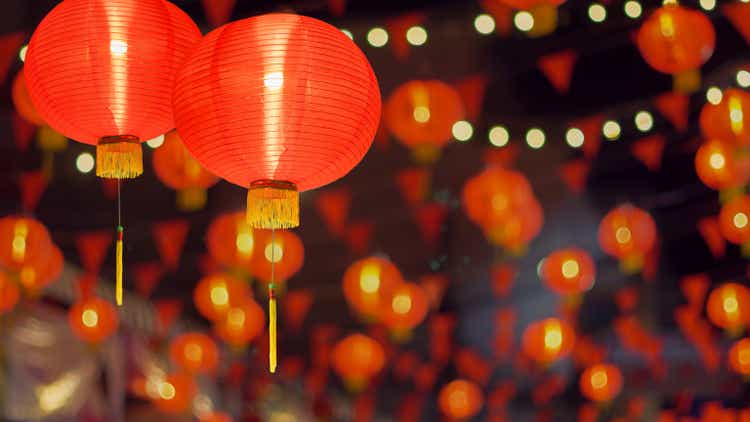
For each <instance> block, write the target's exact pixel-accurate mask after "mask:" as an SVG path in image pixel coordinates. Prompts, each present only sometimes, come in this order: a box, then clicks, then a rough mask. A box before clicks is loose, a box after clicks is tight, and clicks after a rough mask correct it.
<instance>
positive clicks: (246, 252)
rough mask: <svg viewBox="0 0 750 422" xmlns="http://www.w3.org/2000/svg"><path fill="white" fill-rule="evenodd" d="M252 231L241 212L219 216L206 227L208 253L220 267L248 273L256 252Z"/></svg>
mask: <svg viewBox="0 0 750 422" xmlns="http://www.w3.org/2000/svg"><path fill="white" fill-rule="evenodd" d="M256 242H257V241H256V239H255V235H254V232H253V229H252V228H251V227H250V225H249V224H247V218H246V217H245V213H244V212H242V211H239V212H231V213H225V214H221V215H219V216H218V217H216V218H215V219H214V220H213V221H212V222H211V224H210V225H209V226H208V231H207V232H206V245H207V246H208V252H209V253H210V254H211V256H212V257H213V259H215V260H216V261H217V262H218V263H220V264H221V265H224V266H226V267H228V268H232V269H244V270H246V271H249V270H250V268H251V264H252V259H253V256H254V252H255V250H256Z"/></svg>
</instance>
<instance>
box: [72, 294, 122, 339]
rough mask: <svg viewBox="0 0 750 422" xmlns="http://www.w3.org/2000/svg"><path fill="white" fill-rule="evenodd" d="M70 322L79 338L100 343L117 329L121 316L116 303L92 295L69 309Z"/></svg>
mask: <svg viewBox="0 0 750 422" xmlns="http://www.w3.org/2000/svg"><path fill="white" fill-rule="evenodd" d="M68 324H69V325H70V329H71V330H72V331H73V334H75V335H76V337H78V338H79V339H81V340H83V341H85V342H87V343H93V344H98V343H101V342H103V341H104V340H106V339H108V338H109V337H110V336H111V335H112V334H114V333H115V332H116V331H117V327H118V325H119V317H118V316H117V310H116V309H115V307H114V305H112V304H111V303H109V302H107V301H106V300H104V299H99V298H97V297H91V298H88V299H84V300H82V301H79V302H76V303H74V304H73V306H71V307H70V310H69V311H68Z"/></svg>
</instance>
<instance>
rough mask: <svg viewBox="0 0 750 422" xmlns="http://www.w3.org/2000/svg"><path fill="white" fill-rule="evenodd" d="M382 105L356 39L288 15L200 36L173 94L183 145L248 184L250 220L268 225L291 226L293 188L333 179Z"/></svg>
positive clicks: (368, 136)
mask: <svg viewBox="0 0 750 422" xmlns="http://www.w3.org/2000/svg"><path fill="white" fill-rule="evenodd" d="M219 70H220V71H219ZM380 108H381V105H380V93H379V88H378V83H377V80H376V79H375V74H374V73H373V71H372V68H371V67H370V64H369V62H368V61H367V58H366V57H365V56H364V54H363V53H362V52H361V51H360V50H359V48H358V47H357V46H356V45H355V44H354V42H352V40H350V39H349V38H348V37H347V36H346V35H344V34H343V33H342V32H341V31H340V30H339V29H337V28H335V27H333V26H331V25H328V24H326V23H324V22H321V21H319V20H316V19H313V18H309V17H305V16H298V15H292V14H269V15H262V16H256V17H252V18H249V19H244V20H240V21H236V22H233V23H230V24H228V25H225V26H223V27H221V28H219V29H217V30H215V31H213V32H211V33H210V34H208V35H207V36H206V37H205V38H204V39H203V40H202V41H201V42H200V43H199V44H198V46H197V47H196V48H195V49H194V51H193V53H192V54H191V56H190V58H189V60H188V62H187V63H186V64H185V66H184V68H183V69H182V70H181V71H180V72H179V74H178V77H177V83H176V85H175V93H174V109H175V121H176V123H177V129H178V130H179V132H180V135H181V136H182V138H183V142H184V143H185V146H186V147H187V148H188V149H189V150H190V151H191V152H192V153H193V155H194V156H195V158H196V159H198V161H200V162H201V163H202V164H203V165H204V166H205V167H206V168H207V169H208V170H209V171H211V172H213V173H214V174H216V175H218V176H220V177H221V178H223V179H226V180H227V181H229V182H232V183H234V184H236V185H239V186H242V187H245V188H249V194H248V217H249V222H250V224H251V226H253V227H259V228H268V229H270V228H289V227H295V226H297V225H298V224H299V222H298V221H299V217H298V213H299V211H298V207H299V204H298V194H297V192H298V191H306V190H309V189H313V188H316V187H319V186H323V185H326V184H328V183H331V182H333V181H335V180H337V179H339V178H340V177H342V176H344V175H345V174H347V173H348V172H349V171H350V170H351V169H352V168H353V167H354V166H355V165H356V164H357V163H359V161H360V160H361V159H362V157H364V155H365V153H366V152H367V150H368V148H369V147H370V145H371V144H372V140H373V138H374V136H375V131H376V129H377V127H378V121H379V115H380Z"/></svg>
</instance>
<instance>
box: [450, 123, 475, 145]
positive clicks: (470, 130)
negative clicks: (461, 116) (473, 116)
mask: <svg viewBox="0 0 750 422" xmlns="http://www.w3.org/2000/svg"><path fill="white" fill-rule="evenodd" d="M452 132H453V137H454V138H456V140H457V141H460V142H466V141H468V140H469V139H471V137H472V136H474V127H473V126H471V123H469V122H467V121H466V120H459V121H457V122H456V123H454V124H453V129H452Z"/></svg>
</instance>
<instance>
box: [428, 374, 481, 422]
mask: <svg viewBox="0 0 750 422" xmlns="http://www.w3.org/2000/svg"><path fill="white" fill-rule="evenodd" d="M438 406H439V407H440V411H441V412H442V413H443V414H444V415H445V416H447V417H449V418H450V419H451V420H455V421H463V420H467V419H470V418H472V417H474V416H476V415H477V414H478V413H479V411H480V410H482V406H484V396H483V394H482V390H481V389H480V388H479V386H478V385H476V384H475V383H473V382H471V381H467V380H462V379H458V380H455V381H452V382H450V383H448V384H446V385H445V386H444V387H443V388H442V389H441V390H440V393H439V394H438Z"/></svg>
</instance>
